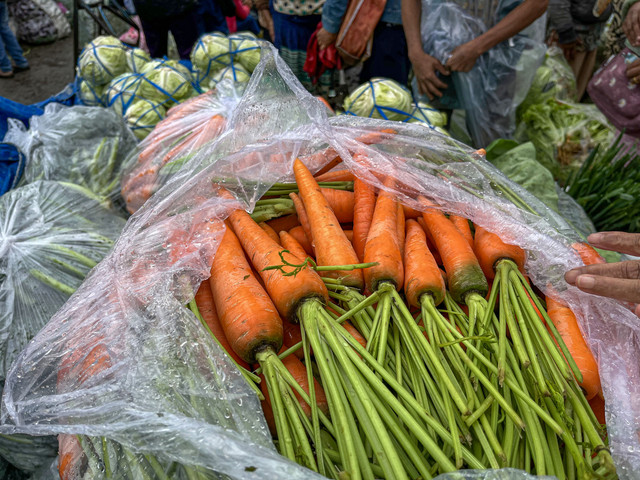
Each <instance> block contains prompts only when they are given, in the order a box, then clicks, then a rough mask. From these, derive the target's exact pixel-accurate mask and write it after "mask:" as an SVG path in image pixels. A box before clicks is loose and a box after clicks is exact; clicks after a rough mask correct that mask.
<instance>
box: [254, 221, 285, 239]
mask: <svg viewBox="0 0 640 480" xmlns="http://www.w3.org/2000/svg"><path fill="white" fill-rule="evenodd" d="M258 225H260V228H262V229H263V230H264V231H265V232H267V234H268V235H269V236H270V237H271V239H272V240H273V241H274V242H276V243H277V244H280V236H279V235H278V234H277V233H276V231H275V230H274V229H273V228H271V227H270V226H269V225H267V224H266V223H265V222H260V223H259V224H258Z"/></svg>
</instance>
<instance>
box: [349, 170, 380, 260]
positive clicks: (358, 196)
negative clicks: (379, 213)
mask: <svg viewBox="0 0 640 480" xmlns="http://www.w3.org/2000/svg"><path fill="white" fill-rule="evenodd" d="M353 197H354V202H353V203H354V206H353V248H354V250H355V251H356V254H357V255H358V258H359V259H360V260H361V261H362V260H363V259H364V246H365V244H366V242H367V235H368V234H369V228H370V227H371V219H372V218H373V211H374V210H375V208H376V194H375V192H374V190H373V188H372V187H370V186H369V185H367V184H366V183H365V182H363V181H362V180H360V179H359V178H356V179H355V181H354V182H353Z"/></svg>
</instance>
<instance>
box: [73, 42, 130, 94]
mask: <svg viewBox="0 0 640 480" xmlns="http://www.w3.org/2000/svg"><path fill="white" fill-rule="evenodd" d="M126 51H127V49H126V47H125V46H124V44H123V43H122V42H121V41H120V40H118V39H117V38H115V37H108V36H102V37H97V38H95V39H94V40H93V41H92V42H91V43H89V44H88V45H87V46H86V47H85V48H84V50H83V51H82V53H81V54H80V57H79V59H78V75H79V76H80V77H81V78H83V79H84V80H85V81H87V82H88V83H89V84H91V85H94V86H95V85H106V84H107V83H109V82H110V81H111V80H112V79H114V78H115V77H117V76H118V75H120V74H122V73H124V72H126V71H127V55H126Z"/></svg>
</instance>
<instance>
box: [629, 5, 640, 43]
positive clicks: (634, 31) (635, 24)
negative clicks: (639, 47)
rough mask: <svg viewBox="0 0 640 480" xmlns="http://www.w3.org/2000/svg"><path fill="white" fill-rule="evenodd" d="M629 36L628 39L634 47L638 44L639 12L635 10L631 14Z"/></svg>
mask: <svg viewBox="0 0 640 480" xmlns="http://www.w3.org/2000/svg"><path fill="white" fill-rule="evenodd" d="M631 35H632V37H631V38H629V40H630V41H631V43H633V44H634V45H636V44H637V43H638V37H640V12H639V11H638V10H637V9H636V10H634V11H633V12H632V17H631Z"/></svg>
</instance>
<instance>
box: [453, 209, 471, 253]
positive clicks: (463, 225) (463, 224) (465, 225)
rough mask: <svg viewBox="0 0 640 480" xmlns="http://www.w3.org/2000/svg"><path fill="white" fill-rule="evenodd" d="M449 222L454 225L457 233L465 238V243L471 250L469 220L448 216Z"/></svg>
mask: <svg viewBox="0 0 640 480" xmlns="http://www.w3.org/2000/svg"><path fill="white" fill-rule="evenodd" d="M449 220H451V223H453V224H454V225H455V227H456V228H457V229H458V231H459V232H460V233H461V234H462V236H463V237H464V238H465V240H466V241H467V243H469V245H470V246H471V248H473V235H471V228H470V227H469V220H467V219H466V218H464V217H459V216H457V215H449Z"/></svg>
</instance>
